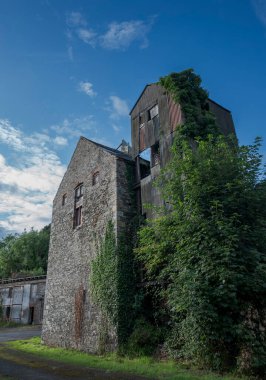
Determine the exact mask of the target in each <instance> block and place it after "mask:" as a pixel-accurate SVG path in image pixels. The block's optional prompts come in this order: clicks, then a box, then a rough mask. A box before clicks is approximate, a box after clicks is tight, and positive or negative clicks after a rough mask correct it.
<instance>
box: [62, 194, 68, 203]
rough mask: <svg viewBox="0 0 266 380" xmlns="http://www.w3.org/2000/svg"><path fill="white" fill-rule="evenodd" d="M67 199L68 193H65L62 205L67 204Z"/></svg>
mask: <svg viewBox="0 0 266 380" xmlns="http://www.w3.org/2000/svg"><path fill="white" fill-rule="evenodd" d="M66 201H67V195H66V194H64V195H63V196H62V206H64V205H65V204H66Z"/></svg>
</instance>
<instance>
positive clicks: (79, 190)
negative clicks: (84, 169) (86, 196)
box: [75, 183, 83, 201]
mask: <svg viewBox="0 0 266 380" xmlns="http://www.w3.org/2000/svg"><path fill="white" fill-rule="evenodd" d="M82 196H83V183H81V184H80V185H78V186H77V187H76V189H75V199H76V201H78V200H79V199H80V198H81V197H82Z"/></svg>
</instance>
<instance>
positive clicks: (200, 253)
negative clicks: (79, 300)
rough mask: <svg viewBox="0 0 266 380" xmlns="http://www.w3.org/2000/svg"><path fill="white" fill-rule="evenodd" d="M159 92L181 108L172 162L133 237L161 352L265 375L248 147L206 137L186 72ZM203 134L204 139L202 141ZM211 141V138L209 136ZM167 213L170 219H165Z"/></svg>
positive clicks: (262, 237) (258, 206)
mask: <svg viewBox="0 0 266 380" xmlns="http://www.w3.org/2000/svg"><path fill="white" fill-rule="evenodd" d="M161 84H162V85H164V86H165V88H166V89H167V90H168V91H171V92H172V93H173V94H174V97H175V99H176V100H177V101H179V102H180V103H181V105H182V104H183V110H184V111H185V124H184V125H183V126H180V128H178V133H177V136H176V139H175V143H174V146H173V149H172V160H171V162H170V164H169V165H168V166H167V167H166V168H165V169H164V171H163V172H162V174H161V175H160V177H159V178H158V181H157V185H158V186H159V187H160V189H161V191H162V194H163V197H164V200H165V202H166V205H167V207H166V208H165V209H163V210H161V215H159V216H158V218H157V219H155V220H152V221H148V222H147V224H146V226H144V227H143V228H142V229H141V230H140V233H139V246H138V248H137V250H136V253H137V256H138V259H139V261H140V263H141V265H142V266H144V268H145V280H146V281H147V280H148V281H150V282H152V283H153V284H156V285H154V286H151V287H150V289H149V290H150V294H151V297H152V304H153V313H154V322H155V323H156V324H157V326H158V327H159V328H160V327H163V326H166V325H167V326H168V329H167V330H168V331H167V334H166V335H167V338H166V339H165V341H164V349H165V350H166V351H167V352H168V354H170V355H172V356H173V357H175V358H183V359H184V358H185V359H187V360H192V361H193V362H194V363H197V364H198V365H199V366H203V367H205V368H212V369H215V370H219V371H221V370H222V371H223V370H227V369H230V368H237V369H238V370H239V371H240V372H242V373H248V374H254V375H258V376H261V377H262V376H264V374H265V372H266V334H265V329H263V327H262V326H264V323H265V310H266V297H265V284H266V244H265V243H266V233H265V232H266V210H265V201H266V181H265V174H264V172H263V170H262V168H261V156H260V155H259V152H258V149H259V146H260V141H259V139H257V140H256V141H255V144H254V145H252V146H244V147H239V146H238V145H237V143H236V141H235V139H234V137H224V136H221V135H219V134H218V133H217V131H215V128H214V124H213V120H214V119H213V117H212V116H211V115H210V113H209V111H207V110H206V100H207V93H206V92H205V91H204V90H202V89H201V88H200V79H199V77H198V76H196V75H195V74H194V73H193V72H192V71H191V70H187V71H185V72H182V73H180V74H171V75H170V76H169V77H166V78H163V79H162V80H161ZM210 132H212V134H210ZM213 132H214V133H213ZM169 210H171V211H170V212H169Z"/></svg>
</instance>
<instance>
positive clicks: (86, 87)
mask: <svg viewBox="0 0 266 380" xmlns="http://www.w3.org/2000/svg"><path fill="white" fill-rule="evenodd" d="M92 87H93V84H92V83H90V82H79V88H78V89H79V91H81V92H84V93H85V94H86V95H88V96H90V97H93V96H96V95H97V93H96V92H95V91H94V90H93V88H92Z"/></svg>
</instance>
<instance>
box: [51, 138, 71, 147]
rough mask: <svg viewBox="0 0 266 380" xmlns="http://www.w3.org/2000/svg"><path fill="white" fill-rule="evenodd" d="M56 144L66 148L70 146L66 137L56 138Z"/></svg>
mask: <svg viewBox="0 0 266 380" xmlns="http://www.w3.org/2000/svg"><path fill="white" fill-rule="evenodd" d="M54 143H55V144H56V145H61V146H66V145H67V144H68V141H67V139H66V138H65V137H62V136H56V137H55V138H54Z"/></svg>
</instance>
